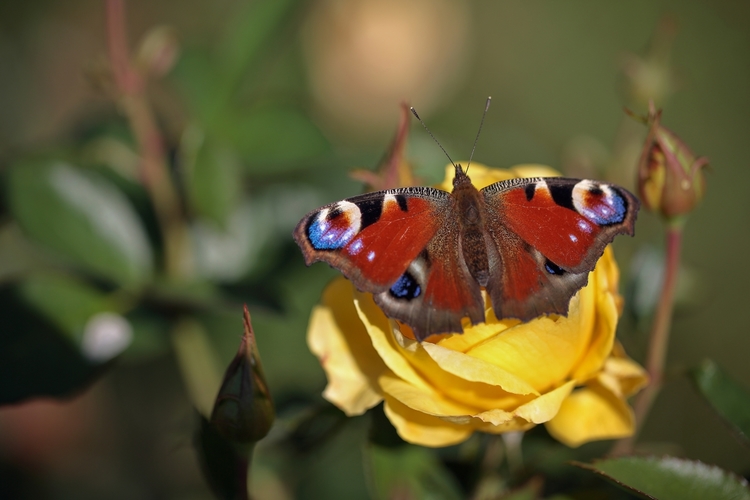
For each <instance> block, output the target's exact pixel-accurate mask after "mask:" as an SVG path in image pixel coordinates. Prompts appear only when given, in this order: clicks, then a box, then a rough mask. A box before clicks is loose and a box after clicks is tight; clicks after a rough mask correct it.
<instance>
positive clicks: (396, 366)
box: [350, 290, 431, 390]
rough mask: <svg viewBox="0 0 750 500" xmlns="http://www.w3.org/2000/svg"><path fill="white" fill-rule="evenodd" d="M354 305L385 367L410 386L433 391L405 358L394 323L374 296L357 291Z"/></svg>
mask: <svg viewBox="0 0 750 500" xmlns="http://www.w3.org/2000/svg"><path fill="white" fill-rule="evenodd" d="M350 300H351V299H350ZM354 305H355V307H356V308H357V314H358V315H359V319H360V321H361V324H363V325H364V328H365V330H366V332H367V334H368V335H369V337H370V340H371V341H372V346H373V347H374V348H375V350H376V351H377V354H378V355H379V356H380V358H381V359H382V360H383V362H384V363H385V365H386V366H387V367H388V368H390V370H392V371H393V373H395V374H396V375H397V376H398V377H400V378H401V379H403V380H405V381H406V382H408V383H409V384H411V385H413V386H415V387H419V388H421V389H424V390H431V386H430V384H429V383H427V382H426V381H425V380H424V378H422V376H421V375H420V374H419V373H418V372H417V371H416V370H415V369H414V367H413V366H411V364H409V362H408V360H407V359H406V358H405V357H404V356H403V354H402V352H401V348H400V346H399V345H398V343H397V342H396V340H395V339H394V333H393V327H392V322H391V321H389V320H388V318H387V317H386V316H385V314H384V313H383V311H381V310H380V308H379V307H378V306H377V304H375V301H374V300H373V299H372V295H371V294H369V293H362V292H359V291H356V290H355V291H354Z"/></svg>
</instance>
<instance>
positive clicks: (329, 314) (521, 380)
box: [308, 164, 646, 446]
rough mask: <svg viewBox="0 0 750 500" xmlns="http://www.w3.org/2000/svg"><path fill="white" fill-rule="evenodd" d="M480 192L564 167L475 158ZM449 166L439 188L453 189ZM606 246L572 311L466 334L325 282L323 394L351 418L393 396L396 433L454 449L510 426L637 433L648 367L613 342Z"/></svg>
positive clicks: (572, 442) (318, 350)
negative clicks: (390, 311) (426, 327)
mask: <svg viewBox="0 0 750 500" xmlns="http://www.w3.org/2000/svg"><path fill="white" fill-rule="evenodd" d="M469 174H470V176H471V178H472V180H473V182H474V185H476V186H477V187H478V188H481V187H483V186H486V185H488V184H491V183H493V182H497V181H500V180H503V179H509V178H514V177H532V176H551V175H557V174H556V173H555V172H554V171H553V170H551V169H549V168H547V167H541V166H534V165H527V166H519V167H515V168H513V169H512V170H497V169H488V168H487V167H484V166H481V165H477V164H472V165H471V169H470V172H469ZM452 177H453V167H449V169H448V174H447V180H446V181H445V183H444V184H443V186H442V187H443V189H446V190H450V189H451V180H452ZM618 274H619V273H618V269H617V265H616V263H615V260H614V257H613V255H612V251H611V249H609V248H607V250H606V251H605V252H604V255H603V256H602V258H601V259H600V260H599V262H598V263H597V266H596V269H595V270H594V271H592V273H591V275H590V276H589V282H588V285H587V286H586V287H584V288H582V289H581V290H580V291H579V292H578V294H576V295H575V296H574V297H573V299H572V300H571V302H570V310H569V312H568V316H567V317H562V316H547V317H540V318H537V319H534V320H532V321H529V322H527V323H521V322H519V321H518V320H515V319H504V320H497V319H496V318H495V315H494V314H493V312H492V309H491V308H488V310H487V322H486V323H482V324H479V325H475V326H470V325H468V324H465V325H464V329H465V332H464V333H463V334H462V335H458V334H456V335H442V336H432V337H430V338H429V339H428V340H427V341H425V342H422V343H419V342H416V341H415V340H413V336H412V333H411V329H410V328H409V327H408V326H407V325H404V324H401V323H398V322H397V321H395V320H392V319H389V318H387V317H386V316H385V315H384V314H383V312H382V311H381V310H380V309H379V308H378V306H377V305H375V303H374V302H373V300H372V296H371V295H370V294H365V293H361V292H358V291H357V290H356V289H355V288H354V287H353V286H352V284H351V283H350V282H349V281H347V280H346V279H344V278H339V279H336V280H335V281H333V282H332V283H331V284H330V285H329V286H328V288H327V289H326V290H325V292H324V294H323V298H322V302H321V304H320V305H318V306H316V307H315V309H314V310H313V312H312V316H311V318H310V324H309V328H308V344H309V346H310V350H311V351H312V352H313V353H314V354H315V355H316V356H317V357H318V358H319V359H320V363H321V365H322V366H323V369H324V370H325V372H326V375H327V376H328V386H327V387H326V389H325V391H324V393H323V396H324V397H325V398H326V399H327V400H329V401H331V402H332V403H333V404H335V405H336V406H338V407H339V408H341V409H342V410H343V411H344V412H346V413H347V414H348V415H358V414H361V413H364V412H365V411H367V410H368V409H369V408H372V407H373V406H375V405H377V404H378V403H380V402H381V401H385V413H386V415H387V416H388V418H389V419H390V421H391V423H393V425H394V427H395V428H396V430H397V431H398V433H399V435H400V436H401V437H402V438H403V439H405V440H406V441H409V442H411V443H415V444H420V445H423V446H447V445H451V444H455V443H459V442H461V441H464V440H465V439H467V438H468V437H469V436H470V435H471V434H472V433H473V432H475V431H483V432H490V433H495V434H497V433H502V432H506V431H518V430H526V429H529V428H531V427H533V426H534V425H536V424H541V423H544V424H545V425H546V426H547V429H548V431H549V432H550V433H551V434H552V435H553V436H554V437H555V438H557V439H558V440H560V441H561V442H563V443H565V444H567V445H569V446H578V445H580V444H583V443H585V442H588V441H592V440H596V439H613V438H620V437H625V436H629V435H631V434H632V432H633V429H634V420H633V414H632V410H631V408H630V406H628V404H627V402H626V401H625V398H627V397H628V396H630V395H631V394H633V393H635V392H637V391H638V390H639V389H640V388H641V387H642V386H643V385H644V384H645V383H646V376H645V374H644V371H643V369H642V368H641V367H640V366H639V365H637V364H636V363H635V362H633V361H631V360H630V359H629V358H627V357H626V356H625V354H624V352H623V351H622V348H621V347H620V346H619V344H617V343H616V342H615V329H616V327H617V320H618V316H619V310H620V307H619V306H620V303H621V298H620V296H619V295H618V293H617V282H618V278H619V276H618Z"/></svg>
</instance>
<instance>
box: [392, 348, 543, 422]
mask: <svg viewBox="0 0 750 500" xmlns="http://www.w3.org/2000/svg"><path fill="white" fill-rule="evenodd" d="M414 344H415V349H414V350H408V349H404V350H403V351H402V354H403V355H404V357H406V358H407V359H408V360H409V362H410V363H411V364H412V365H413V366H414V367H415V368H416V369H417V370H418V371H419V372H420V373H421V374H422V376H423V377H424V378H425V379H427V380H428V381H429V383H430V384H431V386H432V387H434V388H435V389H436V390H437V391H439V392H441V393H443V394H444V395H445V396H447V397H448V398H450V399H452V400H455V401H461V402H462V403H464V404H466V405H468V406H472V407H476V408H516V407H518V406H519V405H521V404H523V403H525V402H527V401H529V400H530V399H532V398H533V397H534V395H533V393H534V392H536V391H534V388H533V387H531V386H529V385H528V384H526V383H525V382H524V381H523V380H520V379H518V378H517V377H515V376H513V375H512V374H509V373H507V372H504V371H503V370H501V369H499V368H497V367H496V366H494V365H492V364H490V363H487V362H485V361H482V360H478V359H476V358H472V357H471V356H467V355H465V354H462V353H459V352H454V351H450V350H448V349H445V348H444V347H440V346H436V345H434V344H431V343H429V342H423V343H422V344H419V343H414ZM431 353H432V354H431ZM433 354H434V355H435V356H436V358H437V360H438V361H436V359H434V358H433V357H432V355H433ZM503 386H505V387H507V388H508V389H512V390H513V391H509V390H508V389H505V390H504V387H503Z"/></svg>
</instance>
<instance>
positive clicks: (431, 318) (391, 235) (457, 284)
mask: <svg viewBox="0 0 750 500" xmlns="http://www.w3.org/2000/svg"><path fill="white" fill-rule="evenodd" d="M453 210H454V208H453V203H452V201H451V197H450V194H449V193H447V192H445V191H441V190H438V189H434V188H426V187H414V188H401V189H392V190H388V191H379V192H375V193H367V194H363V195H360V196H355V197H353V198H348V199H346V200H343V201H339V202H336V203H332V204H330V205H326V206H324V207H321V208H319V209H317V210H314V211H312V212H310V213H309V214H307V215H306V216H305V217H304V218H303V219H302V220H301V221H300V223H299V224H298V225H297V227H296V229H295V230H294V239H295V241H296V242H297V244H298V245H299V246H300V248H301V249H302V253H303V254H304V256H305V262H306V263H307V264H308V265H310V264H312V263H313V262H315V261H324V262H327V263H328V264H330V265H331V266H332V267H335V268H336V269H338V270H340V271H341V272H342V273H343V274H344V276H346V277H347V278H349V279H350V280H351V281H352V282H353V283H354V285H355V286H356V287H357V288H358V289H359V290H361V291H363V292H370V293H373V295H374V298H375V301H376V302H377V303H378V305H379V306H380V307H381V308H382V309H383V311H384V312H385V313H386V315H388V316H390V317H392V318H395V319H398V320H400V321H403V322H404V323H407V324H408V325H410V326H411V327H412V329H413V330H414V332H415V335H416V336H417V338H418V339H419V340H422V339H424V338H425V337H427V336H429V335H430V334H431V333H436V332H447V331H454V332H455V331H458V332H460V331H463V330H462V328H461V318H463V317H465V316H469V317H470V318H471V319H472V321H473V322H474V323H478V322H481V321H484V303H483V301H482V296H481V292H480V288H479V285H477V284H476V282H475V281H474V280H473V279H472V278H471V276H470V274H469V272H468V270H467V269H466V264H465V263H464V262H463V259H462V258H461V257H460V255H461V254H460V242H459V235H458V229H457V228H456V227H455V224H450V223H449V221H451V220H452V219H455V217H454V215H453Z"/></svg>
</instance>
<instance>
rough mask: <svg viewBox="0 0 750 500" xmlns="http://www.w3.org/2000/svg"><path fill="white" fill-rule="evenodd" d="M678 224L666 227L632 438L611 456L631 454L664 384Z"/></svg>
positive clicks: (679, 236)
mask: <svg viewBox="0 0 750 500" xmlns="http://www.w3.org/2000/svg"><path fill="white" fill-rule="evenodd" d="M682 227H683V224H682V222H681V221H680V222H678V223H674V224H670V225H669V226H668V227H667V252H666V256H665V272H664V283H663V285H662V290H661V296H660V297H659V303H658V305H657V309H656V315H655V316H654V322H653V324H652V326H651V336H650V337H649V345H648V354H647V358H646V371H647V372H648V376H649V379H650V381H649V384H648V385H647V386H646V388H645V389H643V391H641V393H640V394H638V397H637V398H636V400H635V404H634V408H633V411H634V414H635V423H636V431H635V433H634V434H633V436H631V437H629V438H625V439H621V440H620V441H618V442H617V444H616V445H615V447H614V448H613V449H612V454H613V455H626V454H629V453H631V452H632V451H633V444H634V442H635V439H636V437H637V435H638V432H639V431H640V430H641V428H642V427H643V423H644V422H645V420H646V417H647V416H648V413H649V411H650V410H651V406H652V405H653V403H654V400H655V399H656V396H657V395H658V394H659V391H660V390H661V386H662V383H663V381H664V365H665V363H666V359H667V349H668V347H669V332H670V330H671V326H672V311H673V309H674V292H675V287H676V285H677V277H678V274H679V268H680V253H681V249H682Z"/></svg>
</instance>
